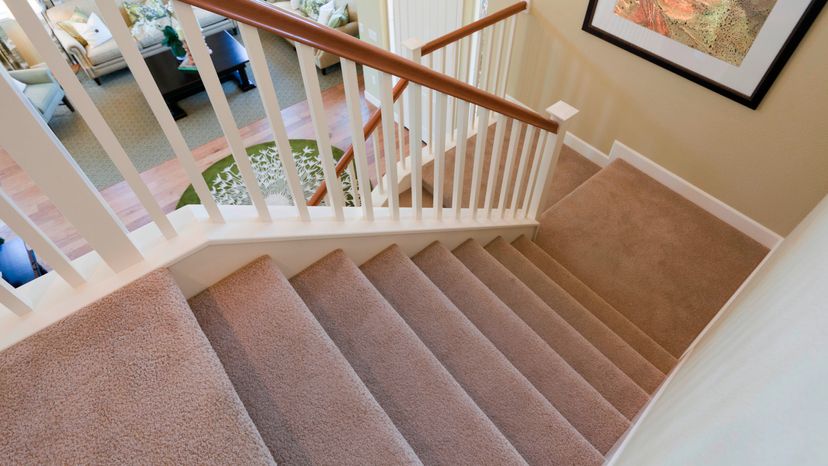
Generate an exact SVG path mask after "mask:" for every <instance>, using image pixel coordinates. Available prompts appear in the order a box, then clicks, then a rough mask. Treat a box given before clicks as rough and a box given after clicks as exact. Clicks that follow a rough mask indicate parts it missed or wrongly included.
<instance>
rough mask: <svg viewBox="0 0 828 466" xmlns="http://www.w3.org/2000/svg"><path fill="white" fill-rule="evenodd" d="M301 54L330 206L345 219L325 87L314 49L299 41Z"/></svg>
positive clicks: (306, 90)
mask: <svg viewBox="0 0 828 466" xmlns="http://www.w3.org/2000/svg"><path fill="white" fill-rule="evenodd" d="M296 52H297V53H298V55H299V69H300V71H301V72H302V79H303V80H304V83H305V93H307V96H308V106H309V107H310V114H311V121H312V122H313V127H314V129H315V130H316V144H317V146H318V147H319V158H320V159H321V161H322V173H323V174H324V175H325V184H326V185H327V187H328V193H329V197H330V200H331V202H330V206H331V208H332V209H333V213H334V217H336V219H337V220H340V221H342V220H345V214H344V212H343V211H342V207H343V206H344V205H345V199H344V194H345V193H344V192H343V191H342V183H340V182H339V177H338V176H336V162H334V158H333V149H332V148H331V134H330V127H329V126H328V116H327V113H325V106H324V104H323V103H322V89H321V88H320V87H319V76H318V75H317V74H316V64H315V62H314V58H313V57H314V49H312V48H311V47H308V46H307V45H303V44H299V43H297V44H296Z"/></svg>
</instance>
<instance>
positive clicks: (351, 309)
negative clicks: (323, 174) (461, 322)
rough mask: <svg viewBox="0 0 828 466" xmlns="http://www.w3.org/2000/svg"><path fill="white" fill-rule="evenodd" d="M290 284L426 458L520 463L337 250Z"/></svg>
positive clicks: (447, 461) (429, 461)
mask: <svg viewBox="0 0 828 466" xmlns="http://www.w3.org/2000/svg"><path fill="white" fill-rule="evenodd" d="M291 284H292V285H293V287H294V288H295V289H296V291H297V292H298V293H299V295H300V296H301V297H302V299H303V300H304V301H305V303H306V304H307V305H308V308H309V309H310V310H311V312H312V313H313V314H314V316H316V318H317V320H318V321H319V322H320V323H321V324H322V327H323V328H324V329H325V330H326V331H327V333H328V334H329V335H330V337H331V339H332V340H333V341H334V342H335V343H336V345H337V346H338V347H339V349H340V350H341V351H342V353H343V354H344V355H345V358H346V359H347V360H348V361H349V362H350V364H351V366H353V368H354V370H355V371H356V373H357V374H358V375H359V376H360V378H361V379H362V381H363V382H364V383H365V385H366V386H367V387H368V389H369V390H370V391H371V393H372V394H373V395H374V397H375V398H376V399H377V401H378V402H379V404H380V406H382V407H383V409H384V410H385V411H386V413H388V416H389V417H390V418H391V420H392V421H393V422H394V424H395V425H396V426H397V428H398V429H399V431H400V432H401V433H402V434H403V436H404V437H405V438H406V440H408V442H409V444H410V445H411V447H412V448H413V449H414V451H415V452H416V453H417V455H418V456H419V458H420V459H421V460H422V461H423V462H424V463H426V464H469V463H474V464H478V463H488V464H525V461H524V460H523V458H522V457H521V456H520V454H519V453H518V452H517V451H516V450H515V449H514V447H513V446H512V445H511V444H510V443H509V441H508V440H507V439H506V438H505V437H504V436H503V434H501V433H500V431H499V430H498V429H497V428H496V427H495V426H494V424H492V422H491V421H490V420H489V419H488V418H487V417H486V415H485V414H484V413H483V412H482V411H481V410H480V409H479V408H478V407H477V405H476V404H475V403H474V401H473V400H472V399H471V398H470V397H469V396H468V394H466V392H465V391H464V390H463V388H462V387H461V386H460V385H459V384H458V383H457V381H455V380H454V378H452V376H451V375H450V374H449V373H448V371H447V370H446V369H445V368H444V367H443V366H442V365H441V364H440V362H439V361H438V360H437V359H436V358H435V357H434V355H433V354H431V352H430V351H429V350H428V348H426V346H425V345H424V344H423V342H422V341H420V340H419V338H418V337H417V335H416V334H415V333H414V332H413V330H411V328H410V327H408V325H407V324H406V323H405V321H404V320H403V319H402V318H401V317H400V316H399V314H397V312H396V311H395V310H394V309H393V308H392V307H391V305H390V304H388V302H387V301H385V299H384V298H383V297H382V295H381V294H380V293H379V292H378V291H377V290H376V289H375V288H374V287H373V285H371V282H370V281H368V279H367V278H366V277H365V276H364V275H363V274H362V273H361V272H360V270H359V269H358V268H357V267H356V265H355V264H354V263H353V262H352V261H351V260H350V259H349V258H348V257H347V256H346V255H345V254H344V253H343V252H342V251H341V250H337V251H334V252H333V253H331V254H329V255H327V256H325V257H324V258H322V259H321V260H319V261H317V262H316V263H314V264H313V265H311V266H310V267H308V268H307V269H305V270H304V271H303V272H301V273H300V274H299V275H297V276H295V277H293V278H292V279H291Z"/></svg>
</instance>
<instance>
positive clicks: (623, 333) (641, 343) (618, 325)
mask: <svg viewBox="0 0 828 466" xmlns="http://www.w3.org/2000/svg"><path fill="white" fill-rule="evenodd" d="M512 246H514V247H515V249H517V250H518V251H520V253H521V254H523V255H524V256H525V257H526V258H527V259H529V260H530V261H531V262H532V263H533V264H534V265H535V266H536V267H537V268H538V269H540V270H541V271H542V272H543V273H545V274H546V276H548V277H549V278H550V279H552V280H553V281H554V282H555V283H557V284H558V285H560V287H561V288H563V289H564V290H566V292H567V293H569V295H570V296H572V297H573V298H575V299H576V300H578V302H580V303H581V304H582V305H583V306H584V307H585V308H587V309H588V310H589V311H590V312H592V313H593V314H594V315H595V316H596V317H598V318H599V319H601V321H602V322H603V323H604V324H606V325H607V326H608V327H609V328H611V329H612V330H613V331H614V332H615V333H616V334H617V335H618V336H620V337H621V338H623V339H624V341H626V342H627V343H628V344H629V345H630V346H632V347H633V348H635V350H636V351H638V353H639V354H641V355H642V356H644V357H645V358H647V360H648V361H650V362H651V363H652V364H653V365H654V366H655V367H657V368H658V369H659V370H661V371H662V372H664V373H665V374H666V373H667V372H668V371H670V369H672V368H673V367H674V366H675V365H676V362H677V361H676V358H675V357H673V355H672V354H670V353H669V352H668V351H667V350H665V349H664V348H662V347H661V345H659V344H658V343H656V342H655V340H653V339H652V338H650V336H649V335H647V334H646V333H644V332H643V331H642V330H641V329H640V328H638V327H637V326H636V325H635V324H634V323H632V322H631V321H630V320H629V319H628V318H627V317H626V316H624V314H621V313H620V312H618V311H617V310H616V309H615V308H614V307H612V306H611V305H610V304H609V303H607V302H606V301H604V299H603V298H601V297H600V296H598V295H597V294H596V293H595V292H594V291H592V290H591V289H590V288H589V287H588V286H586V285H585V284H584V282H582V281H581V280H579V279H578V277H576V276H574V275H572V274H571V273H570V272H569V270H567V269H566V267H564V266H562V265H561V264H559V263H558V261H556V260H555V259H553V258H552V257H551V256H550V255H549V254H547V253H546V252H544V250H543V249H541V248H540V246H538V245H537V244H535V243H533V242H532V241H531V240H530V239H529V238H527V237H525V236H521V237H519V238H518V239H516V240H514V241H513V242H512Z"/></svg>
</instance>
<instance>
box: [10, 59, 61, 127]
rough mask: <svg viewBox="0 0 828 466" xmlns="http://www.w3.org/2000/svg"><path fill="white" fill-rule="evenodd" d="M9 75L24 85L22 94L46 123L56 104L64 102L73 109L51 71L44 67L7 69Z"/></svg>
mask: <svg viewBox="0 0 828 466" xmlns="http://www.w3.org/2000/svg"><path fill="white" fill-rule="evenodd" d="M9 76H11V77H12V78H13V79H15V80H17V81H19V82H21V83H23V84H25V85H26V88H25V89H23V95H24V96H26V98H27V99H29V101H30V102H31V103H32V105H34V107H35V108H36V109H37V111H38V112H40V115H41V116H42V117H43V120H44V121H45V122H46V123H49V121H50V120H51V119H52V116H53V115H54V114H55V110H57V108H58V105H60V104H61V102H62V103H64V104H66V108H68V109H69V110H71V111H73V112H74V111H75V109H74V107H72V104H70V103H69V101H68V100H66V96H65V95H64V93H63V89H62V88H61V87H60V84H58V83H57V81H56V80H55V78H54V77H53V76H52V73H51V72H50V71H49V70H48V69H46V68H31V69H27V70H13V71H9Z"/></svg>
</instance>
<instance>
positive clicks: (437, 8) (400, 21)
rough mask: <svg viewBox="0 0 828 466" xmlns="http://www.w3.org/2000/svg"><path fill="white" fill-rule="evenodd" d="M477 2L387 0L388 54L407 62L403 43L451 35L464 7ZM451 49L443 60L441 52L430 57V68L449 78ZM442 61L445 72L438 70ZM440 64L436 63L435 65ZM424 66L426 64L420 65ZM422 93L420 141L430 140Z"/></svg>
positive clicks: (453, 59) (452, 61) (452, 63)
mask: <svg viewBox="0 0 828 466" xmlns="http://www.w3.org/2000/svg"><path fill="white" fill-rule="evenodd" d="M477 1H478V0H388V14H389V18H388V19H389V25H390V32H391V34H390V35H391V51H392V52H394V53H396V54H398V55H401V56H403V57H406V58H408V56H409V55H408V51H407V50H405V48H404V47H403V45H402V44H403V43H404V42H405V41H406V40H408V39H410V38H417V39H419V40H420V41H421V42H428V41H430V40H432V39H434V38H436V37H439V36H442V35H443V34H446V33H448V32H451V31H453V30H455V29H457V28H459V27H461V26H462V25H463V13H464V5H465V4H466V3H467V2H470V3H477ZM453 50H454V49H453V48H450V49H449V53H446V54H445V57H443V55H442V52H439V51H438V52H435V53H433V54H432V55H433V57H432V59H433V60H434V62H433V63H432V68H434V69H435V70H437V71H441V72H444V73H446V74H449V75H451V76H455V75H456V70H455V67H456V63H455V62H456V57H455V55H456V54H455V53H453ZM443 60H445V69H444V70H443V69H440V68H441V65H442V61H443ZM436 62H440V63H436ZM424 64H427V62H424ZM429 94H430V93H429V92H425V90H424V92H423V106H422V114H423V126H422V128H423V130H422V135H423V140H425V141H429V140H430V128H429V126H430V125H429V115H428V109H429V105H428V102H429V101H428V95H429ZM404 103H405V118H404V120H405V123H406V126H408V109H409V108H410V107H409V106H408V104H409V102H408V93H407V92H406V97H405V101H404Z"/></svg>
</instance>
